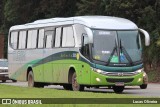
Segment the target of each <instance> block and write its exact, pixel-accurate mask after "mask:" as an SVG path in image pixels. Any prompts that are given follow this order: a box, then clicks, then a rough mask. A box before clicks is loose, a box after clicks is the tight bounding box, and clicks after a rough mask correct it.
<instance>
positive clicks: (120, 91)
mask: <svg viewBox="0 0 160 107" xmlns="http://www.w3.org/2000/svg"><path fill="white" fill-rule="evenodd" d="M113 90H114V92H115V93H122V92H123V90H124V86H113Z"/></svg>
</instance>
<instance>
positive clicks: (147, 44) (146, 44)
mask: <svg viewBox="0 0 160 107" xmlns="http://www.w3.org/2000/svg"><path fill="white" fill-rule="evenodd" d="M139 31H140V32H141V33H143V34H144V36H145V46H149V45H150V36H149V34H148V32H147V31H145V30H144V29H139Z"/></svg>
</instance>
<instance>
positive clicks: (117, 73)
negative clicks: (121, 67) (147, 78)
mask: <svg viewBox="0 0 160 107" xmlns="http://www.w3.org/2000/svg"><path fill="white" fill-rule="evenodd" d="M119 74H121V75H123V76H134V75H136V73H134V72H108V73H106V75H107V76H120V75H119Z"/></svg>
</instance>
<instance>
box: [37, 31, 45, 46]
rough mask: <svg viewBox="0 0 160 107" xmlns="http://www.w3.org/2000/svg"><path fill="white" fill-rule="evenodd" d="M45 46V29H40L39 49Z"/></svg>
mask: <svg viewBox="0 0 160 107" xmlns="http://www.w3.org/2000/svg"><path fill="white" fill-rule="evenodd" d="M43 46H44V29H40V30H39V36H38V48H43Z"/></svg>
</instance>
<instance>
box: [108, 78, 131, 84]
mask: <svg viewBox="0 0 160 107" xmlns="http://www.w3.org/2000/svg"><path fill="white" fill-rule="evenodd" d="M133 79H134V78H121V79H119V78H118V79H117V78H107V79H106V80H107V82H112V83H115V82H124V83H127V82H132V81H133Z"/></svg>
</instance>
